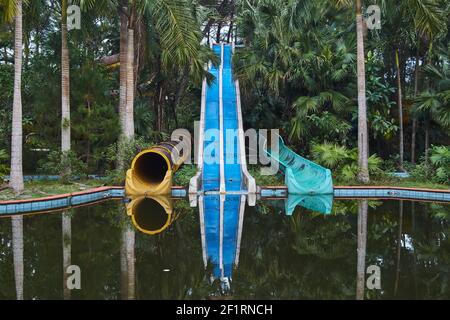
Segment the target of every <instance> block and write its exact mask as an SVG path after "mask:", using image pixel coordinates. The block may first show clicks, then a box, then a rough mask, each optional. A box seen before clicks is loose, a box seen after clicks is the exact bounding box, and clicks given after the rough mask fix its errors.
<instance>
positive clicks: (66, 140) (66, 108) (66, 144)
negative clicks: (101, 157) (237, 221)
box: [61, 0, 70, 153]
mask: <svg viewBox="0 0 450 320" xmlns="http://www.w3.org/2000/svg"><path fill="white" fill-rule="evenodd" d="M61 10H62V15H61V19H62V21H61V151H62V152H63V153H64V152H67V151H69V150H70V70H69V47H68V43H67V0H61Z"/></svg>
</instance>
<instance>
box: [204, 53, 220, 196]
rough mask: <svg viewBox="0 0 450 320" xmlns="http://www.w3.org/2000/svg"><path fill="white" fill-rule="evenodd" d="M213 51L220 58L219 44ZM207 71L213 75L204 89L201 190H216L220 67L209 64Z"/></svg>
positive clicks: (218, 182) (218, 176)
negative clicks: (212, 78)
mask: <svg viewBox="0 0 450 320" xmlns="http://www.w3.org/2000/svg"><path fill="white" fill-rule="evenodd" d="M213 50H214V53H215V54H216V55H217V56H218V57H219V58H220V57H221V47H220V45H214V46H213ZM209 72H210V73H211V74H212V75H213V76H214V77H215V80H214V82H213V83H211V84H210V85H208V87H207V89H206V103H205V133H206V132H208V133H209V135H208V134H207V135H205V138H204V143H203V150H204V156H203V177H202V180H203V190H204V191H218V190H219V189H220V164H219V162H220V160H219V158H220V155H219V153H218V152H219V145H220V136H219V129H220V122H219V121H220V113H219V105H220V103H219V72H220V69H219V68H217V67H216V66H214V65H211V67H210V68H209Z"/></svg>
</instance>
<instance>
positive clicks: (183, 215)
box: [0, 199, 450, 299]
mask: <svg viewBox="0 0 450 320" xmlns="http://www.w3.org/2000/svg"><path fill="white" fill-rule="evenodd" d="M169 206H170V207H172V208H173V212H172V215H171V217H170V219H168V220H167V221H168V222H169V226H168V227H167V228H163V230H162V231H161V232H160V233H157V234H155V235H150V234H146V233H143V232H142V231H138V230H137V229H136V228H135V227H134V225H133V223H131V219H129V218H128V216H127V213H126V212H127V211H126V207H125V204H124V203H123V202H122V201H108V202H104V203H101V204H96V205H91V206H86V207H80V208H75V209H70V210H67V211H64V212H53V213H45V214H36V215H29V216H23V217H21V216H15V217H12V218H11V217H2V218H0V299H17V298H19V299H20V298H23V299H210V298H215V299H217V298H220V297H221V298H232V299H450V240H449V235H450V204H439V203H427V202H410V201H374V200H369V201H367V200H336V199H335V200H334V203H333V205H332V210H331V213H330V214H324V213H320V212H314V211H311V210H310V209H306V208H304V207H300V206H298V207H297V208H296V209H295V210H293V212H288V213H291V215H287V214H286V211H285V210H286V203H285V201H284V200H277V201H275V200H273V201H259V202H258V203H257V206H256V207H246V208H245V211H244V210H242V213H243V216H242V219H241V226H240V228H237V229H236V230H237V231H236V232H237V233H236V234H235V235H236V237H235V238H233V244H232V245H230V243H227V241H228V240H227V239H228V238H227V232H229V231H226V230H225V231H223V230H222V229H223V228H224V227H222V229H221V230H222V231H220V230H217V228H216V229H214V228H210V227H208V225H207V224H205V217H206V216H207V215H208V214H212V212H208V210H213V209H209V208H207V207H205V210H203V212H199V210H198V209H197V208H190V207H189V202H188V201H187V200H173V201H170V203H169ZM224 206H225V208H226V207H227V200H225V203H224ZM141 207H144V208H146V210H151V209H149V208H148V206H141ZM200 213H201V214H200ZM224 214H226V210H225V213H224ZM239 220H240V219H239V218H236V219H235V221H239ZM146 223H147V224H150V222H149V221H146ZM164 223H165V221H161V222H159V223H158V225H161V224H164ZM226 228H227V227H226V226H225V229H226ZM214 230H216V231H214ZM214 232H217V233H218V235H217V236H218V238H217V239H219V240H218V242H217V243H220V244H221V245H222V246H223V248H225V249H223V250H224V251H223V252H225V251H226V250H234V251H233V261H235V263H234V265H233V266H232V270H230V271H229V274H228V275H226V276H224V274H223V273H222V275H220V272H219V275H217V274H216V272H215V269H217V268H219V269H220V265H219V266H217V263H218V262H217V261H216V262H213V261H212V260H214V259H213V258H214V257H212V256H211V255H212V253H211V252H212V249H208V246H211V242H208V241H211V240H209V239H211V237H213V238H214ZM221 232H222V233H221ZM231 232H232V233H233V232H234V231H231ZM220 234H222V236H220ZM220 239H222V240H220ZM230 241H231V240H230ZM217 243H215V244H214V245H215V246H217V245H218V244H217ZM230 248H231V249H230ZM221 250H222V249H221ZM221 252H222V251H221ZM223 252H222V255H221V257H222V258H221V259H225V258H223V257H224V256H225V255H226V253H223ZM208 261H209V262H208ZM205 262H206V266H205ZM71 265H76V266H78V267H79V270H80V272H79V275H80V278H79V280H80V282H79V284H80V286H81V288H80V289H76V288H75V289H73V290H69V289H68V287H67V285H66V284H67V282H71V283H76V281H75V280H73V278H70V277H71V275H72V273H67V272H66V270H67V268H68V267H69V266H71ZM368 270H369V271H370V272H369V273H367V271H368ZM373 270H375V273H374V274H372V272H374V271H373ZM378 271H379V272H378ZM75 273H76V272H75ZM374 279H375V280H374ZM368 280H369V281H368ZM378 280H379V286H378V282H377V281H378ZM367 282H369V285H368V284H367ZM374 284H375V285H374ZM374 286H375V287H374Z"/></svg>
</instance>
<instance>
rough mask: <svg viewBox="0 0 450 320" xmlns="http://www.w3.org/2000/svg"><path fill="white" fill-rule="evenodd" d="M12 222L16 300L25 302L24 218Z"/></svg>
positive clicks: (14, 219) (15, 217)
mask: <svg viewBox="0 0 450 320" xmlns="http://www.w3.org/2000/svg"><path fill="white" fill-rule="evenodd" d="M11 222H12V237H13V242H12V246H13V260H14V282H15V285H16V299H17V300H23V216H14V217H12V218H11Z"/></svg>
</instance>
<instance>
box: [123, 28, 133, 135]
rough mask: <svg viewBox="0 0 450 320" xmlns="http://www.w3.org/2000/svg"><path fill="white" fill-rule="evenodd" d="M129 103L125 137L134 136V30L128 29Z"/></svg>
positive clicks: (127, 105)
mask: <svg viewBox="0 0 450 320" xmlns="http://www.w3.org/2000/svg"><path fill="white" fill-rule="evenodd" d="M127 49H128V50H127V53H128V54H127V88H126V90H127V104H126V121H125V122H126V124H125V128H126V130H125V137H126V138H127V139H132V138H133V137H134V115H133V113H134V31H133V29H128V45H127Z"/></svg>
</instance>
